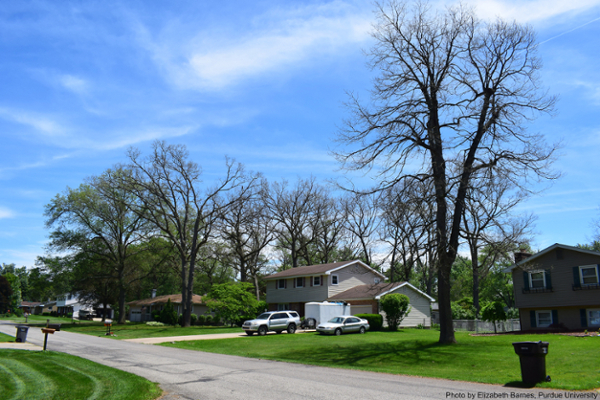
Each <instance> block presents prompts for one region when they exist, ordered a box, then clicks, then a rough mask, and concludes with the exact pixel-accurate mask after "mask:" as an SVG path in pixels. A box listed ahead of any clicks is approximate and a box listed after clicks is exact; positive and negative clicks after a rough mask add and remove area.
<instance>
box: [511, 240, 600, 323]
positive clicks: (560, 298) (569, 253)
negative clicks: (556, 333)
mask: <svg viewBox="0 0 600 400" xmlns="http://www.w3.org/2000/svg"><path fill="white" fill-rule="evenodd" d="M599 264H600V253H599V252H596V251H591V250H584V249H580V248H577V247H572V246H567V245H564V244H558V243H556V244H553V245H552V246H550V247H548V248H546V249H544V250H542V251H540V252H539V253H536V254H534V255H530V254H526V253H516V254H515V264H513V265H512V266H511V267H509V268H507V269H506V270H504V272H507V273H511V274H512V278H513V285H514V292H515V305H516V307H517V308H518V309H519V317H520V320H521V329H522V330H541V329H548V328H567V329H572V330H579V329H589V328H591V329H598V328H600V266H599Z"/></svg>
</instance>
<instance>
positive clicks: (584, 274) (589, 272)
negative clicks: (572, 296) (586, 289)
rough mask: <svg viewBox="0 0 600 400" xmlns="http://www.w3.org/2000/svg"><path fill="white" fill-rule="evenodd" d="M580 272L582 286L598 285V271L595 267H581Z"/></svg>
mask: <svg viewBox="0 0 600 400" xmlns="http://www.w3.org/2000/svg"><path fill="white" fill-rule="evenodd" d="M579 272H580V273H579V276H580V277H581V284H582V285H596V284H598V271H597V270H596V266H595V265H584V266H582V267H579Z"/></svg>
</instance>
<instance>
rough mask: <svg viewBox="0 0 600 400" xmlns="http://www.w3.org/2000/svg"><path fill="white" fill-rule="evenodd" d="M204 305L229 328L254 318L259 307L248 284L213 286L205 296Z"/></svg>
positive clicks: (251, 286)
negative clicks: (228, 325)
mask: <svg viewBox="0 0 600 400" xmlns="http://www.w3.org/2000/svg"><path fill="white" fill-rule="evenodd" d="M206 305H207V306H208V307H209V308H210V309H211V311H214V312H215V313H216V314H217V316H218V317H220V318H221V319H222V320H223V321H225V322H226V323H229V324H230V325H231V326H233V325H234V324H237V323H239V322H240V321H242V320H244V319H251V318H254V317H256V313H257V311H258V310H257V309H258V307H259V305H260V303H259V301H258V300H256V296H255V295H254V286H253V285H252V283H249V282H235V283H234V282H230V283H222V284H219V285H214V286H213V287H212V289H211V290H210V292H209V293H208V295H207V301H206Z"/></svg>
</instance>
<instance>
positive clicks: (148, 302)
mask: <svg viewBox="0 0 600 400" xmlns="http://www.w3.org/2000/svg"><path fill="white" fill-rule="evenodd" d="M169 300H171V303H173V306H174V308H175V311H176V312H177V314H178V315H179V314H181V313H182V312H183V308H182V306H181V294H167V295H164V296H156V297H151V298H148V299H143V300H135V301H130V302H129V303H127V305H128V306H129V318H128V319H129V320H130V321H131V322H144V321H153V320H154V318H153V317H152V314H153V313H155V312H156V311H161V310H162V309H163V307H164V306H165V304H167V302H168V301H169ZM192 314H196V315H205V314H210V313H209V310H208V307H207V306H206V304H205V303H204V301H203V300H202V296H198V295H197V294H195V295H193V296H192Z"/></svg>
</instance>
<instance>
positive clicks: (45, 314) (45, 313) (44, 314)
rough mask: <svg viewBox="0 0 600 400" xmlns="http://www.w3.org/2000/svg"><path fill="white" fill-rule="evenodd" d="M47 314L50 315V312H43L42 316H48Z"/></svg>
mask: <svg viewBox="0 0 600 400" xmlns="http://www.w3.org/2000/svg"><path fill="white" fill-rule="evenodd" d="M49 316H50V313H49V312H43V313H42V317H49Z"/></svg>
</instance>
